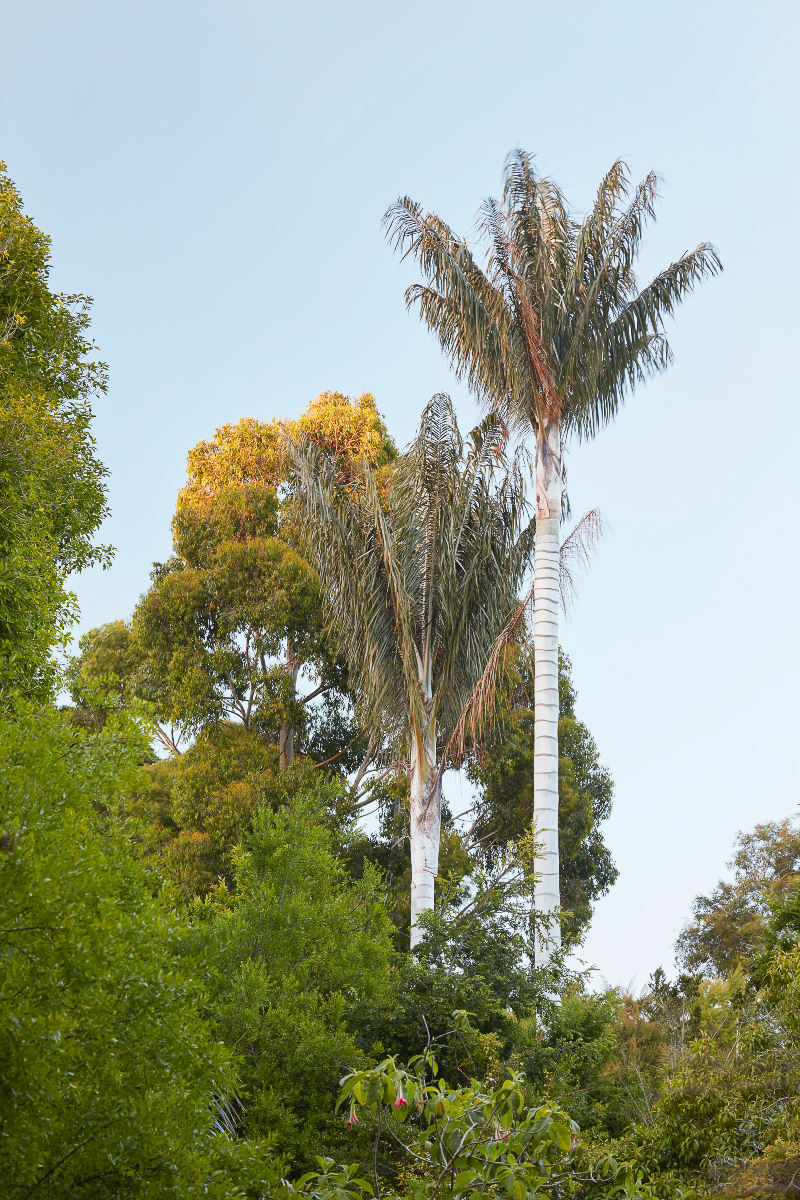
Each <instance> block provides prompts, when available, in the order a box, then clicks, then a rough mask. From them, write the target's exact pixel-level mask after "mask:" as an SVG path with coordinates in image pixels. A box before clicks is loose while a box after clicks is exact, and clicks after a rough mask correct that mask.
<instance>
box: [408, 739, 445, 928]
mask: <svg viewBox="0 0 800 1200" xmlns="http://www.w3.org/2000/svg"><path fill="white" fill-rule="evenodd" d="M434 781H435V782H434ZM410 785H411V822H410V823H411V829H410V834H411V948H412V950H413V948H414V947H415V946H416V945H418V943H419V942H421V941H422V938H423V936H424V931H423V930H422V929H421V928H420V926H419V924H418V918H419V916H420V914H421V913H424V912H428V911H429V910H430V909H432V908H433V881H434V879H435V878H436V875H437V874H438V871H439V834H440V829H441V823H442V788H441V780H437V779H436V721H435V720H431V721H429V722H428V723H427V725H426V726H425V727H424V728H423V730H422V736H421V737H420V736H419V735H418V734H417V733H416V732H415V733H413V734H412V738H411V778H410Z"/></svg>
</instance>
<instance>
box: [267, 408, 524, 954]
mask: <svg viewBox="0 0 800 1200" xmlns="http://www.w3.org/2000/svg"><path fill="white" fill-rule="evenodd" d="M505 441H506V431H505V429H504V427H503V425H502V422H501V421H500V420H499V419H498V418H497V417H496V416H493V415H492V416H490V417H489V418H487V420H486V421H484V422H483V424H482V425H481V426H480V427H479V428H478V429H476V430H474V431H473V433H472V434H471V441H470V444H469V445H468V446H467V447H465V445H464V443H463V441H462V439H461V436H460V434H459V431H458V425H457V423H456V418H455V415H454V413H453V409H452V406H451V403H450V400H449V398H448V397H447V396H444V395H437V396H434V397H433V399H432V400H431V401H430V402H429V403H428V405H427V406H426V408H425V410H424V412H423V414H422V420H421V423H420V427H419V432H418V434H417V437H416V439H415V440H414V442H413V443H412V444H411V446H410V447H409V448H408V450H407V451H406V453H405V454H404V455H402V456H401V457H400V458H399V459H398V460H397V462H396V464H395V465H394V467H393V468H392V473H391V476H390V479H389V484H388V489H387V490H386V491H384V494H383V495H382V494H381V488H380V484H379V481H378V480H377V479H376V477H375V475H374V474H373V471H372V470H371V468H370V467H369V465H368V464H367V463H366V462H364V463H363V464H362V468H361V471H360V473H359V474H358V476H356V477H355V478H354V477H353V476H352V475H351V476H344V475H343V474H342V473H341V472H339V471H338V470H337V467H336V464H335V463H333V462H332V461H331V459H330V458H329V457H328V456H327V455H326V454H324V453H323V452H322V451H321V450H320V449H319V447H318V446H316V445H315V444H314V443H313V442H311V441H309V440H308V439H307V438H305V437H303V436H302V435H299V436H297V438H296V439H295V440H293V441H291V440H290V441H288V442H287V449H288V453H289V455H290V458H291V460H292V463H293V466H294V470H295V473H296V477H297V487H296V493H295V494H296V497H297V504H298V507H299V517H300V521H299V524H300V526H301V527H303V528H304V529H305V537H306V540H307V547H306V548H307V553H308V556H309V558H310V559H311V561H312V563H313V565H314V566H315V567H316V569H317V571H318V573H319V576H320V580H321V584H322V592H323V596H324V600H325V603H326V606H327V612H328V616H329V619H330V621H331V624H332V627H333V629H334V630H335V633H336V635H337V637H338V639H339V642H340V646H341V649H342V651H343V653H344V657H345V659H346V661H347V662H348V664H349V680H350V685H351V687H352V688H353V691H354V693H355V696H356V703H357V707H358V710H359V712H360V715H361V718H362V720H363V722H364V724H365V726H366V727H367V728H369V729H370V731H371V733H372V734H373V740H372V744H373V745H375V744H377V743H378V742H382V743H383V744H387V743H389V744H391V745H393V746H395V747H397V746H400V747H402V750H401V753H402V754H403V755H404V756H407V758H406V761H407V764H408V774H409V782H410V793H411V806H410V841H411V875H412V879H411V945H412V947H413V946H414V945H416V944H417V943H418V942H419V941H420V939H421V937H422V936H423V930H422V929H421V928H420V926H419V924H418V919H419V916H420V914H421V913H423V912H425V911H426V910H428V909H431V908H433V881H434V877H435V875H436V873H437V871H438V859H439V835H440V823H441V781H440V776H441V771H440V770H439V769H438V767H437V759H438V754H439V747H440V746H441V745H442V744H444V742H445V741H446V739H447V738H448V737H449V736H450V734H451V733H452V731H453V729H454V727H455V725H456V723H457V722H458V719H459V717H460V715H461V713H462V711H463V709H464V707H465V705H466V704H467V703H468V701H469V697H470V695H471V693H472V690H473V689H474V687H475V684H476V683H477V681H478V679H479V678H480V676H481V674H482V672H483V670H484V668H485V666H486V662H487V659H488V657H489V654H490V652H491V649H492V646H493V644H494V642H495V640H496V638H497V636H498V634H499V633H500V631H501V630H502V629H503V627H504V626H505V625H506V623H507V622H508V619H509V616H510V615H511V614H512V613H513V612H514V611H515V609H516V605H517V601H516V595H517V589H518V587H519V584H520V582H521V580H522V577H523V574H524V571H525V568H526V563H527V562H528V561H529V556H530V545H531V535H532V530H531V529H530V528H527V529H526V528H525V524H526V522H525V513H526V506H525V503H524V482H523V478H522V474H521V472H520V470H519V468H518V465H517V463H516V462H512V463H510V464H509V463H507V462H506V460H505V453H504V445H505ZM526 533H527V538H526Z"/></svg>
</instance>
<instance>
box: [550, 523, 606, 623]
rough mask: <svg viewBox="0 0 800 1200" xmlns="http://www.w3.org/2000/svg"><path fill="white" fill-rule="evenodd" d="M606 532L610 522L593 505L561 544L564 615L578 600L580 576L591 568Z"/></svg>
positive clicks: (560, 568)
mask: <svg viewBox="0 0 800 1200" xmlns="http://www.w3.org/2000/svg"><path fill="white" fill-rule="evenodd" d="M607 533H608V525H607V524H606V521H605V518H604V517H603V514H602V513H601V512H600V510H599V508H593V509H591V510H590V511H589V512H588V513H586V514H585V515H584V516H583V517H581V519H580V521H579V522H578V524H577V525H576V526H575V528H574V529H573V530H572V532H571V533H570V534H569V536H568V537H566V538H564V541H563V542H562V543H561V554H560V556H559V561H558V584H559V592H560V594H561V610H562V612H563V613H564V614H565V615H566V614H567V613H568V612H569V610H570V609H571V607H572V605H573V603H574V602H575V596H576V594H577V580H578V576H579V575H580V574H581V572H583V571H585V570H587V569H588V567H589V563H590V562H591V559H592V555H593V554H594V552H595V550H596V548H597V543H598V542H599V541H600V540H601V538H604V537H605V535H606V534H607Z"/></svg>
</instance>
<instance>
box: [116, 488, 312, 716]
mask: <svg viewBox="0 0 800 1200" xmlns="http://www.w3.org/2000/svg"><path fill="white" fill-rule="evenodd" d="M276 504H277V502H276V500H275V496H274V493H265V491H264V489H261V488H250V489H245V488H226V489H224V490H223V491H222V492H221V493H220V494H219V495H218V496H215V497H213V498H211V499H209V501H208V504H207V506H206V507H205V508H203V509H200V508H196V507H192V508H184V509H179V510H178V513H177V515H176V518H175V521H174V523H173V528H174V533H175V555H174V556H173V557H172V558H171V559H170V560H169V561H168V562H167V563H165V564H164V565H158V566H156V568H155V570H154V571H153V575H152V579H153V586H152V588H151V589H150V591H149V592H148V593H147V595H146V596H145V597H143V599H142V601H141V602H140V604H139V606H138V608H137V610H136V613H135V614H134V618H133V629H134V636H135V639H136V642H137V644H138V646H139V647H140V650H141V653H142V656H143V658H144V662H145V666H144V668H143V670H142V672H141V683H140V690H141V692H142V694H143V695H146V696H148V698H152V699H153V701H154V702H155V704H156V706H157V709H158V711H159V714H160V716H161V717H162V719H163V720H164V721H166V722H168V723H169V724H176V725H180V726H181V727H182V728H183V729H185V730H186V731H187V732H190V733H194V734H196V733H198V732H199V731H200V730H201V729H202V728H203V727H204V726H205V725H207V724H209V723H211V722H216V721H220V720H223V719H235V720H239V721H241V722H242V724H243V725H244V726H245V728H249V727H250V725H251V724H252V725H254V726H255V727H256V728H258V729H260V730H261V731H262V732H264V733H268V732H272V733H273V734H275V735H276V734H277V730H278V728H279V727H280V726H281V725H282V724H284V723H287V722H288V723H289V724H292V725H300V724H302V722H303V719H304V714H303V709H302V706H301V705H300V704H299V702H298V701H297V700H296V698H295V695H294V676H293V674H292V673H291V672H290V671H289V670H287V668H286V667H285V666H283V665H280V666H274V665H270V664H269V661H268V660H270V659H271V658H273V657H274V656H275V655H277V654H278V652H279V650H280V647H281V644H282V642H283V641H284V640H285V639H286V638H287V637H288V638H289V639H290V641H291V642H292V644H293V645H294V646H297V645H304V644H305V643H307V642H308V641H309V639H311V638H313V634H314V623H315V619H316V615H317V611H318V605H317V591H318V583H317V580H316V576H315V575H314V572H313V571H312V570H311V568H310V567H309V566H308V564H307V563H306V562H305V560H304V559H303V558H301V557H300V555H299V554H298V553H297V552H296V551H295V550H293V549H292V547H291V546H288V545H287V544H286V542H285V541H284V540H282V539H281V538H279V537H276V536H274V531H275V529H276Z"/></svg>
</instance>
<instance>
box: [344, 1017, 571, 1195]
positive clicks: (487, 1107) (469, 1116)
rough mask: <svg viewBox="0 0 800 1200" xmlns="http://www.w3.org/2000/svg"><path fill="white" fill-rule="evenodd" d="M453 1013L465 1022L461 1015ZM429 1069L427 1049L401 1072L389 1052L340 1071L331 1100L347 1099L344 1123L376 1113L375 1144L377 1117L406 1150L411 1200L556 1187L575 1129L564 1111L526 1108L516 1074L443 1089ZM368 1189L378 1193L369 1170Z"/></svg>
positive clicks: (432, 1063) (432, 1060)
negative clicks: (495, 1082) (363, 1111)
mask: <svg viewBox="0 0 800 1200" xmlns="http://www.w3.org/2000/svg"><path fill="white" fill-rule="evenodd" d="M454 1016H455V1019H456V1021H457V1022H458V1023H459V1024H461V1025H462V1026H466V1027H468V1026H469V1020H468V1017H467V1014H466V1013H456V1014H454ZM429 1073H430V1075H432V1076H434V1077H435V1076H436V1075H437V1074H438V1064H437V1063H436V1060H435V1058H434V1057H433V1054H432V1053H430V1052H428V1051H426V1053H425V1054H424V1055H420V1056H416V1058H415V1059H414V1060H412V1061H411V1062H410V1063H409V1069H408V1070H406V1069H404V1068H402V1067H399V1066H398V1064H397V1062H396V1060H395V1058H394V1057H392V1058H388V1059H385V1060H384V1061H383V1062H381V1063H379V1064H378V1065H377V1066H376V1067H373V1068H372V1069H371V1070H366V1071H355V1072H352V1073H351V1074H350V1075H348V1076H346V1077H345V1078H344V1079H343V1080H342V1090H341V1092H340V1094H339V1104H342V1103H344V1102H347V1103H349V1105H350V1118H349V1122H348V1124H349V1125H350V1126H351V1127H352V1126H353V1125H356V1124H358V1122H359V1118H358V1109H359V1108H364V1107H366V1108H370V1109H373V1110H376V1111H377V1112H378V1114H379V1122H378V1132H377V1134H376V1148H377V1138H378V1137H379V1135H380V1128H381V1119H382V1121H383V1122H384V1123H385V1125H386V1127H387V1130H388V1132H389V1133H390V1135H391V1136H392V1138H393V1140H395V1141H396V1142H398V1143H399V1145H400V1146H401V1147H403V1148H404V1149H405V1150H406V1152H407V1154H408V1156H409V1158H410V1159H411V1161H412V1162H413V1170H412V1172H410V1173H409V1175H408V1176H407V1178H406V1182H407V1184H408V1192H409V1193H410V1194H411V1196H413V1197H414V1200H423V1197H432V1196H434V1195H435V1194H437V1193H439V1192H441V1193H443V1194H444V1195H446V1196H449V1197H457V1196H470V1197H478V1196H483V1197H485V1196H509V1197H511V1200H526V1197H527V1196H529V1195H535V1194H537V1193H539V1192H541V1190H542V1189H543V1188H546V1187H553V1186H554V1185H555V1186H556V1188H558V1183H559V1182H560V1180H559V1175H561V1173H562V1170H563V1165H564V1160H565V1158H566V1156H567V1155H568V1152H569V1151H570V1149H571V1148H572V1147H573V1145H574V1141H575V1135H576V1133H577V1126H576V1125H575V1124H574V1122H572V1121H571V1120H570V1119H569V1117H568V1116H567V1115H566V1113H564V1112H562V1111H560V1110H559V1109H558V1107H557V1106H555V1105H549V1104H546V1105H536V1106H531V1105H530V1104H529V1102H528V1101H527V1098H526V1095H525V1089H524V1080H523V1078H522V1077H521V1076H519V1075H512V1076H511V1077H510V1078H508V1079H506V1080H504V1081H503V1082H502V1083H501V1084H500V1086H499V1087H498V1088H496V1089H486V1088H484V1087H481V1085H480V1084H478V1083H477V1082H473V1083H472V1084H471V1085H470V1086H469V1087H461V1088H450V1087H448V1086H447V1084H445V1083H440V1082H436V1080H435V1078H434V1079H433V1080H431V1081H430V1082H429ZM559 1168H561V1170H559ZM375 1191H376V1195H377V1194H379V1193H378V1181H377V1172H376V1175H375Z"/></svg>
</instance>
